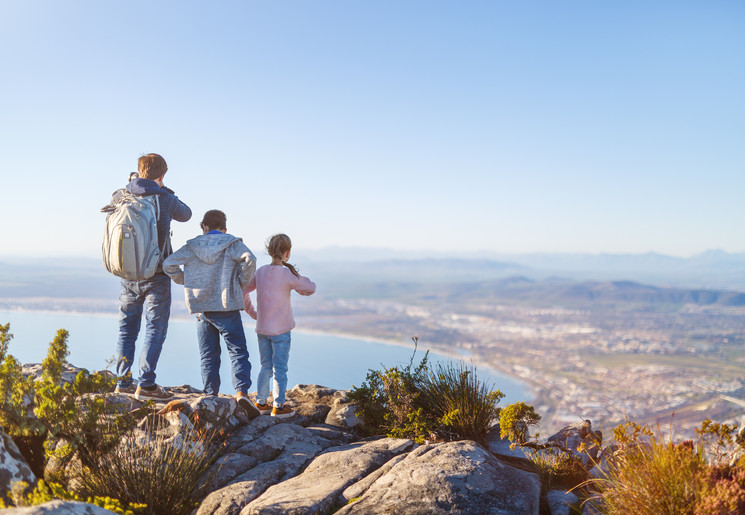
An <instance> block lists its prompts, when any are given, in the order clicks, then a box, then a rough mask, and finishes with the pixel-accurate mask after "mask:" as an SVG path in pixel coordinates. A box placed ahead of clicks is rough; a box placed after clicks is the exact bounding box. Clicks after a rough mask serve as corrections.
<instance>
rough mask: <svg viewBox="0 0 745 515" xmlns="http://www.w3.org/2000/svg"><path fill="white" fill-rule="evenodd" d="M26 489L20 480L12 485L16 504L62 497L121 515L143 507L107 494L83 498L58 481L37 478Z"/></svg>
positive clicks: (30, 503) (1, 504) (33, 503)
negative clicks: (33, 484)
mask: <svg viewBox="0 0 745 515" xmlns="http://www.w3.org/2000/svg"><path fill="white" fill-rule="evenodd" d="M26 490H28V485H27V484H26V483H24V482H22V481H21V482H18V483H15V484H14V485H13V490H12V492H11V496H12V498H13V502H14V503H15V505H16V506H36V505H39V504H44V503H47V502H49V501H52V500H54V499H63V500H66V501H80V502H85V503H88V504H93V505H96V506H100V507H102V508H105V509H107V510H109V511H113V512H114V513H119V514H121V515H135V514H136V513H142V509H143V508H144V507H145V506H142V505H126V504H124V503H122V502H120V501H119V500H118V499H112V498H111V497H108V496H104V497H98V496H96V497H87V498H84V497H81V496H79V495H77V494H75V493H73V492H71V491H69V490H67V489H66V488H65V487H63V486H62V485H60V484H58V483H46V482H45V481H44V480H43V479H40V480H39V482H38V484H37V485H36V488H34V489H33V490H32V491H31V492H30V493H25V492H26ZM4 507H5V505H4V503H2V502H0V508H4Z"/></svg>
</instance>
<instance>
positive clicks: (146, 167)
mask: <svg viewBox="0 0 745 515" xmlns="http://www.w3.org/2000/svg"><path fill="white" fill-rule="evenodd" d="M167 171H168V165H167V164H166V160H165V159H163V156H160V155H158V154H147V155H144V156H140V158H139V159H138V160H137V172H138V174H139V176H140V177H142V178H143V179H150V180H151V181H154V180H156V179H160V178H161V177H163V176H164V175H165V174H166V172H167Z"/></svg>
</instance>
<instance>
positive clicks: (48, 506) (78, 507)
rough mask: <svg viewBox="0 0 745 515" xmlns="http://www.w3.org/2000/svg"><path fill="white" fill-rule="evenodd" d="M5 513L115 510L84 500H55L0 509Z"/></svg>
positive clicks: (78, 514)
mask: <svg viewBox="0 0 745 515" xmlns="http://www.w3.org/2000/svg"><path fill="white" fill-rule="evenodd" d="M6 513H7V514H8V515H111V514H112V513H114V514H115V513H116V512H113V511H109V510H107V509H105V508H101V507H100V506H96V505H94V504H87V503H84V502H78V501H60V500H55V501H49V502H47V503H44V504H39V505H37V506H29V507H27V508H9V509H5V510H0V514H6Z"/></svg>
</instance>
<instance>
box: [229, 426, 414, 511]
mask: <svg viewBox="0 0 745 515" xmlns="http://www.w3.org/2000/svg"><path fill="white" fill-rule="evenodd" d="M414 445H415V444H414V442H412V441H411V440H407V439H394V438H384V439H380V440H374V441H371V442H358V443H354V444H349V445H344V446H340V447H332V448H330V449H328V450H327V451H326V452H324V453H323V454H321V455H319V456H317V457H316V458H315V459H314V460H313V461H312V462H311V463H310V464H309V465H308V466H307V468H306V469H305V471H303V473H302V474H300V475H299V476H296V477H294V478H292V479H288V480H287V481H284V482H282V483H279V484H276V485H274V486H272V487H270V488H268V489H267V490H266V492H264V493H263V494H262V495H261V496H260V497H259V498H258V499H256V500H254V501H253V502H251V503H250V504H249V505H248V506H246V508H244V509H243V511H242V512H241V513H242V514H259V513H262V514H264V513H266V514H270V513H277V514H281V513H328V512H331V511H332V508H334V507H335V506H336V505H338V504H339V500H340V498H341V495H342V492H343V491H344V490H345V489H346V488H347V487H349V486H350V485H352V484H354V483H356V482H357V481H359V480H361V479H363V478H365V477H367V476H368V475H369V474H370V473H373V472H375V471H376V470H377V469H379V468H380V467H381V466H382V465H383V464H385V463H386V462H388V461H389V460H390V459H391V458H393V457H394V456H396V455H398V454H401V453H404V452H407V451H408V450H409V449H411V448H412V447H413V446H414Z"/></svg>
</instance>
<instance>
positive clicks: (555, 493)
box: [546, 490, 579, 515]
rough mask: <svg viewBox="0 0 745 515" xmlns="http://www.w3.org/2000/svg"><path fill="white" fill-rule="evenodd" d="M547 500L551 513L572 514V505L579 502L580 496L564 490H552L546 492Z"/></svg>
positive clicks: (553, 514)
mask: <svg viewBox="0 0 745 515" xmlns="http://www.w3.org/2000/svg"><path fill="white" fill-rule="evenodd" d="M546 501H548V507H549V510H550V511H551V515H570V513H572V511H571V510H572V508H571V507H572V505H575V504H576V503H578V502H579V497H577V496H576V495H574V494H573V493H572V492H567V491H564V490H551V491H550V492H548V493H546Z"/></svg>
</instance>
